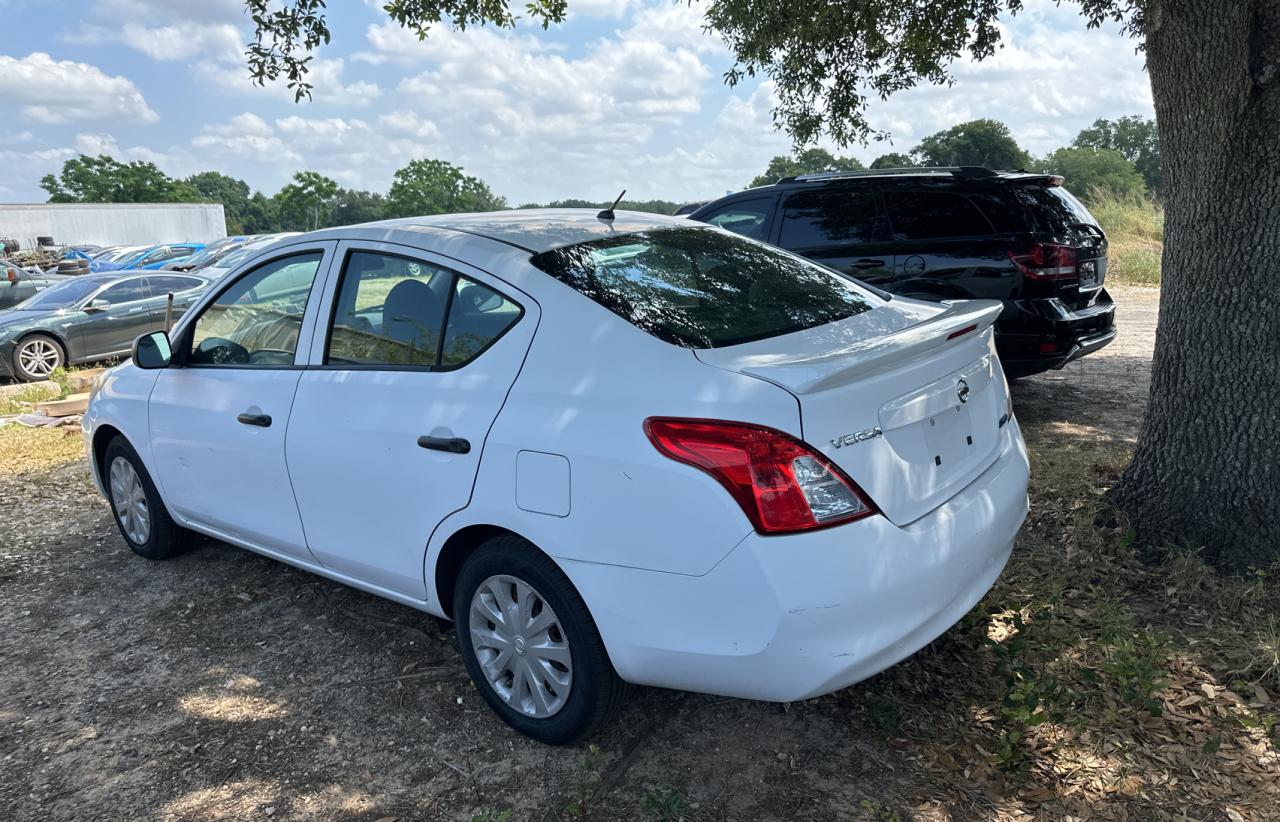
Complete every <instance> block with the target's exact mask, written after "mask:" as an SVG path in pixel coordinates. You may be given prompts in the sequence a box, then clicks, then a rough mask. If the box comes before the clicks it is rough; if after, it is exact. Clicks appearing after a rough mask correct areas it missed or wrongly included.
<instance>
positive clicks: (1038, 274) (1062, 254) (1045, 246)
mask: <svg viewBox="0 0 1280 822" xmlns="http://www.w3.org/2000/svg"><path fill="white" fill-rule="evenodd" d="M1078 257H1079V255H1078V253H1077V252H1076V250H1075V249H1074V248H1072V247H1071V246H1069V245H1061V244H1059V243H1036V244H1035V245H1033V246H1031V249H1030V250H1029V251H1024V252H1018V251H1010V252H1009V259H1010V260H1013V264H1014V265H1016V266H1017V267H1018V270H1019V271H1021V272H1022V273H1023V274H1025V275H1026V276H1028V277H1030V278H1031V279H1033V280H1074V279H1075V278H1076V276H1077V273H1076V272H1077V268H1076V263H1077V261H1078Z"/></svg>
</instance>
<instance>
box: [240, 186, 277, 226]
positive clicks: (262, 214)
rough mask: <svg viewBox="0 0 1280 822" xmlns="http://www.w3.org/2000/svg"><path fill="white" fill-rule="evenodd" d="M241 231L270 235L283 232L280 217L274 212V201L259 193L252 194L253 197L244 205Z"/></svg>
mask: <svg viewBox="0 0 1280 822" xmlns="http://www.w3.org/2000/svg"><path fill="white" fill-rule="evenodd" d="M241 229H242V230H243V231H244V233H245V234H272V233H275V232H277V231H283V230H284V228H283V227H282V225H281V223H280V215H279V213H278V212H277V211H276V202H275V199H274V198H271V197H268V196H267V195H265V194H263V193H262V192H261V191H255V192H253V196H252V197H250V198H249V202H248V203H246V204H245V210H244V220H243V223H242V225H241Z"/></svg>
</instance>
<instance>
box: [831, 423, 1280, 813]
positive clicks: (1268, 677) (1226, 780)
mask: <svg viewBox="0 0 1280 822" xmlns="http://www.w3.org/2000/svg"><path fill="white" fill-rule="evenodd" d="M1028 444H1029V446H1030V449H1031V454H1032V463H1033V464H1032V479H1031V488H1030V495H1031V505H1032V511H1031V515H1030V518H1029V519H1028V522H1027V525H1026V526H1025V527H1024V528H1023V532H1022V535H1021V537H1020V538H1019V541H1018V547H1017V549H1016V550H1015V552H1014V555H1013V557H1012V559H1011V560H1010V563H1009V566H1008V568H1007V569H1006V570H1005V572H1004V574H1003V575H1002V577H1001V579H1000V581H999V583H998V584H997V586H996V588H995V589H993V590H992V591H991V593H990V594H988V596H987V597H986V599H985V600H984V601H983V602H982V603H980V604H979V606H978V607H977V608H975V609H974V610H973V611H972V612H970V614H969V615H968V616H967V617H966V618H965V619H964V620H963V621H962V622H961V623H960V624H959V625H957V626H956V627H955V628H952V629H951V631H949V632H948V633H947V634H946V635H944V637H943V638H942V639H940V640H938V641H937V642H935V643H934V644H933V646H931V647H930V648H929V649H926V650H925V651H923V652H921V653H920V654H917V655H916V656H915V657H912V658H911V659H909V660H908V661H906V662H904V663H902V664H900V665H898V666H895V667H893V668H891V669H889V670H888V671H886V672H885V673H884V674H882V675H880V676H879V677H877V678H876V679H874V680H871V681H869V682H868V683H867V684H866V685H865V686H861V687H859V688H854V689H850V691H849V692H845V693H847V694H848V695H847V696H845V695H844V694H841V695H839V697H838V698H841V699H844V700H847V704H848V705H849V707H850V710H852V711H854V712H856V713H857V714H858V715H859V716H860V717H861V718H862V721H863V723H864V727H865V728H867V731H868V733H876V734H880V735H881V736H883V737H885V738H888V739H890V740H892V741H893V743H894V744H895V745H896V746H898V747H900V748H901V749H902V750H903V752H904V753H905V754H906V755H907V756H908V758H910V759H913V760H917V761H920V762H923V763H926V766H927V767H929V769H930V771H931V772H932V773H933V775H934V776H935V778H937V779H938V780H940V781H941V782H944V783H945V782H950V781H953V780H955V779H956V777H957V773H956V772H957V770H962V769H963V770H964V772H965V774H966V777H967V778H966V779H965V780H963V781H965V782H970V783H977V786H978V787H979V788H980V789H981V790H982V791H983V792H984V794H985V795H986V796H990V797H996V796H1003V797H1009V798H1013V797H1017V798H1018V799H1020V800H1021V801H1023V802H1027V803H1030V804H1031V806H1032V807H1037V806H1038V807H1040V809H1041V812H1042V813H1043V814H1045V816H1046V818H1062V817H1063V816H1066V815H1074V816H1077V817H1079V818H1100V817H1107V818H1128V817H1126V814H1128V813H1129V812H1131V811H1136V812H1137V813H1136V816H1135V817H1133V818H1138V817H1141V818H1157V816H1158V815H1157V814H1152V813H1151V811H1152V810H1153V808H1156V807H1161V808H1165V809H1169V810H1174V809H1180V808H1190V807H1195V808H1196V809H1197V811H1196V813H1195V816H1196V818H1205V817H1206V812H1207V810H1208V809H1209V808H1222V807H1232V808H1233V809H1236V810H1239V811H1240V812H1241V813H1242V814H1243V818H1246V819H1252V818H1259V819H1261V818H1264V817H1266V814H1267V813H1269V811H1267V810H1265V809H1267V808H1272V809H1274V807H1276V806H1275V805H1272V804H1271V803H1272V802H1273V801H1275V796H1274V795H1273V794H1272V792H1271V791H1272V788H1273V787H1274V786H1273V782H1274V781H1275V780H1277V778H1280V722H1278V721H1277V717H1276V715H1277V713H1280V620H1278V619H1277V617H1276V616H1275V614H1276V613H1277V611H1280V574H1277V572H1276V569H1265V570H1257V571H1255V572H1254V573H1253V574H1250V575H1246V576H1244V577H1227V576H1222V575H1219V574H1217V573H1216V572H1214V570H1213V569H1211V568H1209V567H1207V566H1206V565H1205V564H1204V563H1203V562H1201V561H1200V558H1199V557H1198V556H1197V555H1195V554H1194V553H1187V552H1181V551H1171V552H1170V553H1168V554H1167V556H1166V558H1165V560H1164V561H1163V562H1162V563H1160V562H1156V563H1154V564H1153V563H1151V562H1149V561H1144V559H1143V557H1140V556H1138V554H1137V553H1136V551H1135V549H1134V547H1133V546H1132V545H1131V542H1132V540H1131V538H1130V536H1129V533H1128V528H1127V527H1126V526H1125V524H1124V523H1123V522H1119V523H1116V524H1115V525H1114V526H1110V527H1099V525H1098V524H1097V523H1098V522H1105V521H1110V520H1113V519H1115V518H1116V515H1115V512H1113V511H1110V510H1109V506H1108V504H1107V502H1106V499H1105V496H1104V494H1105V489H1107V488H1108V487H1110V486H1111V485H1113V484H1114V483H1115V481H1116V480H1117V478H1118V476H1119V472H1120V471H1121V470H1122V469H1123V467H1124V465H1125V463H1126V462H1127V461H1128V459H1129V452H1128V449H1127V447H1125V446H1121V445H1115V444H1107V443H1090V442H1080V441H1077V440H1064V439H1062V438H1061V437H1060V436H1055V435H1051V434H1049V433H1038V432H1037V431H1035V430H1034V428H1030V429H1029V431H1028ZM1127 801H1131V802H1133V803H1136V804H1134V805H1131V806H1130V807H1129V808H1128V810H1126V809H1124V808H1123V807H1116V805H1117V803H1121V804H1122V803H1125V802H1127ZM1139 808H1141V809H1143V810H1141V811H1138V809H1139ZM1251 810H1252V811H1254V812H1255V815H1253V816H1250V811H1251ZM1213 815H1214V814H1208V816H1213ZM1160 818H1163V817H1160ZM1232 818H1235V817H1232Z"/></svg>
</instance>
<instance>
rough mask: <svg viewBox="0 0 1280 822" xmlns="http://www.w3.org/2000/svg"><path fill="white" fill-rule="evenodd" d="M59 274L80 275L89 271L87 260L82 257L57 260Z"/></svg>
mask: <svg viewBox="0 0 1280 822" xmlns="http://www.w3.org/2000/svg"><path fill="white" fill-rule="evenodd" d="M58 273H59V274H72V275H76V276H78V275H81V274H88V273H89V261H88V260H86V259H83V258H67V259H65V260H59V261H58Z"/></svg>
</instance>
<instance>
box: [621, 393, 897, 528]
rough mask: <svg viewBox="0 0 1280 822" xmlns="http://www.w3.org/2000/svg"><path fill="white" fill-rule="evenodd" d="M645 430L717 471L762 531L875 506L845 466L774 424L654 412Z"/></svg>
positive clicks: (818, 523)
mask: <svg viewBox="0 0 1280 822" xmlns="http://www.w3.org/2000/svg"><path fill="white" fill-rule="evenodd" d="M644 430H645V433H646V434H648V435H649V440H650V441H651V442H652V443H653V444H654V447H656V448H657V449H658V450H659V451H661V452H662V453H663V454H665V455H666V456H668V457H670V458H671V459H673V460H676V461H677V462H683V463H685V464H687V465H692V466H694V467H695V468H700V469H702V470H703V471H706V472H707V473H708V474H710V475H711V476H713V477H715V479H716V480H717V481H718V482H719V483H720V484H721V485H723V486H724V487H725V490H727V491H728V492H729V494H730V495H732V496H733V498H734V499H735V500H736V501H737V502H738V505H740V506H742V511H743V513H745V514H746V515H747V519H749V520H751V524H752V525H753V526H755V529H756V530H757V531H759V532H760V533H762V534H785V533H791V532H794V531H808V530H811V529H814V528H825V527H827V526H830V525H838V524H840V523H843V522H850V521H852V520H855V519H861V518H862V517H867V516H871V515H872V514H874V513H876V509H875V506H874V505H872V503H871V501H870V500H869V499H867V497H866V495H865V494H863V493H862V491H861V489H859V488H858V486H857V485H855V484H854V482H853V480H851V479H849V478H848V477H847V476H845V474H844V472H843V471H841V470H840V469H839V468H837V467H836V466H835V465H833V464H831V462H829V461H828V460H827V459H826V458H825V457H823V456H822V455H821V454H819V453H817V452H816V451H814V450H813V449H812V448H810V447H809V446H807V445H805V444H804V443H803V442H801V441H800V440H798V439H796V438H795V437H792V436H790V435H789V434H784V433H783V432H781V431H777V430H775V429H773V428H765V427H764V426H760V425H750V424H748V423H743V422H723V421H720V420H697V419H674V418H671V417H650V418H649V419H647V420H645V422H644Z"/></svg>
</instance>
